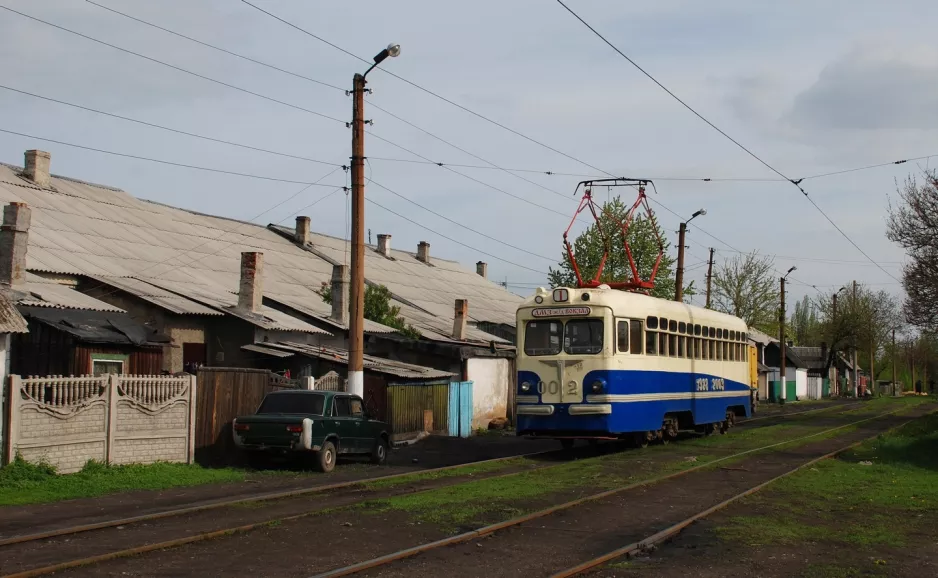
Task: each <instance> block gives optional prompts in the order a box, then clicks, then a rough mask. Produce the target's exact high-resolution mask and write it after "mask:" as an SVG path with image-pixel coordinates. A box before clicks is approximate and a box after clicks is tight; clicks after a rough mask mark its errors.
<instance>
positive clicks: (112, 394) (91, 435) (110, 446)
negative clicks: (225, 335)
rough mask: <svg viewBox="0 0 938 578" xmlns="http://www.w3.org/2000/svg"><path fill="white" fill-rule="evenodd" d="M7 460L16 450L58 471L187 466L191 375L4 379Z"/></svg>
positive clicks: (191, 411)
mask: <svg viewBox="0 0 938 578" xmlns="http://www.w3.org/2000/svg"><path fill="white" fill-rule="evenodd" d="M7 388H8V399H9V402H10V404H11V407H10V411H9V415H10V417H11V418H12V419H11V420H10V424H9V432H10V436H9V439H8V440H6V443H5V447H4V448H3V450H4V451H3V456H4V458H5V460H6V461H7V462H9V461H12V460H13V459H14V457H15V456H16V454H17V453H19V454H20V455H21V456H22V457H23V458H24V459H26V460H28V461H31V462H42V461H44V462H47V463H49V464H51V465H54V466H55V467H56V468H57V471H58V472H59V473H62V474H68V473H73V472H77V471H79V470H81V469H82V467H84V465H85V464H86V463H87V462H88V461H89V460H96V461H99V462H106V463H110V464H129V463H143V464H146V463H152V462H156V461H168V462H185V463H191V462H192V459H193V452H194V441H195V436H194V433H195V427H194V424H195V419H194V417H195V376H183V377H168V376H136V375H106V376H100V377H92V376H84V377H38V378H37V377H30V378H21V377H20V376H17V375H13V376H10V378H9V380H8V383H7Z"/></svg>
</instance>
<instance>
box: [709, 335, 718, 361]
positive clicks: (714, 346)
mask: <svg viewBox="0 0 938 578" xmlns="http://www.w3.org/2000/svg"><path fill="white" fill-rule="evenodd" d="M708 343H709V344H710V346H709V347H710V359H711V360H713V361H716V359H717V342H716V341H714V340H712V339H711V340H709V341H708Z"/></svg>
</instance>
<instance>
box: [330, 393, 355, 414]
mask: <svg viewBox="0 0 938 578" xmlns="http://www.w3.org/2000/svg"><path fill="white" fill-rule="evenodd" d="M332 415H333V416H335V417H351V415H352V406H351V404H350V403H349V398H347V397H346V396H344V395H342V396H336V397H335V399H333V400H332Z"/></svg>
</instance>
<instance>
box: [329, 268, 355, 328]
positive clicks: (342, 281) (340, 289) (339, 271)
mask: <svg viewBox="0 0 938 578" xmlns="http://www.w3.org/2000/svg"><path fill="white" fill-rule="evenodd" d="M349 285H350V283H349V272H348V266H347V265H333V266H332V291H331V294H332V314H331V315H329V317H330V318H331V319H332V320H334V321H338V322H339V323H341V324H342V325H344V326H346V327H348V317H349V311H348V308H349Z"/></svg>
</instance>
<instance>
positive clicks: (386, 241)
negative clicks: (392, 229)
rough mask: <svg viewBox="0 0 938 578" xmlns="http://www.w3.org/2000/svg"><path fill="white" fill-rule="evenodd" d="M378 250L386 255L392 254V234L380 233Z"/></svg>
mask: <svg viewBox="0 0 938 578" xmlns="http://www.w3.org/2000/svg"><path fill="white" fill-rule="evenodd" d="M378 252H379V253H381V254H382V255H384V256H385V257H390V256H391V235H387V234H384V233H378Z"/></svg>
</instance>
